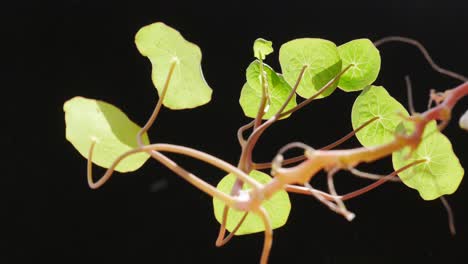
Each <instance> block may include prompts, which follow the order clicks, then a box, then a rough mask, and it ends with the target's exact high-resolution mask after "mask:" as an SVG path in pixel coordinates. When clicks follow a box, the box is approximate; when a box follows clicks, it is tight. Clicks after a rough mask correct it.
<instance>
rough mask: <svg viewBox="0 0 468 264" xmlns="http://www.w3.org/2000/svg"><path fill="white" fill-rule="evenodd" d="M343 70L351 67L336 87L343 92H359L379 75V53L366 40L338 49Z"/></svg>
mask: <svg viewBox="0 0 468 264" xmlns="http://www.w3.org/2000/svg"><path fill="white" fill-rule="evenodd" d="M338 53H339V54H340V57H341V60H342V61H343V69H344V68H345V67H347V66H348V65H352V66H351V67H350V68H349V69H348V70H347V71H346V72H345V73H344V74H343V75H342V76H341V78H340V82H339V83H338V87H339V88H341V89H342V90H343V91H345V92H353V91H360V90H362V89H364V88H365V87H366V86H368V85H370V84H372V83H373V82H374V81H375V80H376V79H377V76H378V75H379V71H380V53H379V50H378V49H377V48H376V47H375V46H374V44H373V43H372V42H371V41H370V40H368V39H356V40H353V41H350V42H348V43H345V44H343V45H341V46H339V47H338Z"/></svg>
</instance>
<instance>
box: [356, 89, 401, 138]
mask: <svg viewBox="0 0 468 264" xmlns="http://www.w3.org/2000/svg"><path fill="white" fill-rule="evenodd" d="M407 116H409V114H408V111H406V109H405V107H403V105H401V104H400V103H399V102H398V101H397V100H395V99H394V98H393V97H392V96H391V95H390V94H389V93H388V92H387V90H385V88H384V87H382V86H369V87H367V88H365V89H364V90H363V91H362V92H361V93H360V94H359V96H358V97H357V98H356V100H355V101H354V104H353V108H352V111H351V122H352V124H353V129H357V128H358V127H359V126H361V125H362V124H364V123H365V122H367V121H369V120H371V119H372V118H375V117H377V118H378V119H377V120H375V121H373V122H372V123H370V124H369V125H367V126H365V127H364V128H362V129H361V130H359V131H358V132H357V133H356V137H357V139H358V140H359V142H361V144H362V145H363V146H365V147H371V146H375V145H381V144H385V143H388V142H390V141H391V140H393V139H394V138H395V129H396V127H397V126H398V124H399V123H400V122H401V121H402V117H407Z"/></svg>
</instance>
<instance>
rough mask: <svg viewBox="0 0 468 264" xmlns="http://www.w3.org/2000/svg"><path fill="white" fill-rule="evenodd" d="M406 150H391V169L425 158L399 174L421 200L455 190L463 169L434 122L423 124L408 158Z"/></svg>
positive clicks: (447, 140) (430, 198)
mask: <svg viewBox="0 0 468 264" xmlns="http://www.w3.org/2000/svg"><path fill="white" fill-rule="evenodd" d="M408 153H409V148H405V149H403V150H401V151H398V152H394V153H393V155H392V161H393V168H394V169H395V170H397V169H399V168H401V167H403V166H405V165H407V164H409V163H411V162H413V161H416V160H420V159H425V160H426V162H423V163H420V164H417V165H415V166H413V167H411V168H409V169H407V170H405V171H403V172H401V173H400V174H399V176H400V179H401V180H402V181H403V183H404V184H405V185H407V186H409V187H411V188H413V189H416V190H418V192H419V194H420V195H421V197H422V198H423V199H424V200H433V199H436V198H438V197H440V196H442V195H446V194H452V193H453V192H455V191H456V190H457V188H458V186H459V185H460V182H461V180H462V178H463V175H464V170H463V167H462V166H461V165H460V161H459V160H458V158H457V156H456V155H455V153H454V152H453V149H452V144H451V143H450V141H449V139H448V138H447V137H446V136H445V135H443V134H442V133H440V132H439V130H438V129H437V126H436V123H435V121H432V122H431V123H429V124H428V125H427V126H426V129H425V130H424V134H423V140H422V142H421V144H420V145H419V146H418V148H417V149H416V150H415V151H414V152H413V154H412V155H411V157H409V158H408V159H407V158H406V157H407V156H408Z"/></svg>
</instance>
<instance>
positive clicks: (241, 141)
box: [237, 120, 255, 148]
mask: <svg viewBox="0 0 468 264" xmlns="http://www.w3.org/2000/svg"><path fill="white" fill-rule="evenodd" d="M254 124H255V120H252V121H251V122H250V123H248V124H246V125H243V126H241V127H240V128H239V129H238V130H237V140H238V141H239V144H240V145H241V148H243V147H245V144H246V143H247V141H246V140H245V138H244V132H245V131H246V130H247V129H249V128H251V127H253V126H254Z"/></svg>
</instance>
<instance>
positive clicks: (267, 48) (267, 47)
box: [253, 38, 273, 60]
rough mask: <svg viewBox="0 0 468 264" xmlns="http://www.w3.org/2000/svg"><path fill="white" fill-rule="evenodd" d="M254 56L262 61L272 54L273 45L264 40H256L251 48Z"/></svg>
mask: <svg viewBox="0 0 468 264" xmlns="http://www.w3.org/2000/svg"><path fill="white" fill-rule="evenodd" d="M253 50H254V56H255V58H257V59H259V60H264V59H265V57H266V55H268V54H270V53H272V52H273V43H272V42H271V41H268V40H266V39H262V38H258V39H256V40H255V42H254V46H253Z"/></svg>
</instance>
